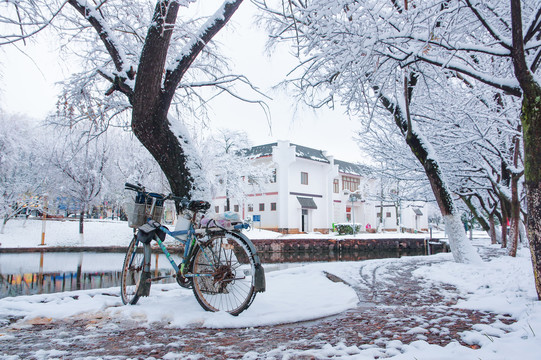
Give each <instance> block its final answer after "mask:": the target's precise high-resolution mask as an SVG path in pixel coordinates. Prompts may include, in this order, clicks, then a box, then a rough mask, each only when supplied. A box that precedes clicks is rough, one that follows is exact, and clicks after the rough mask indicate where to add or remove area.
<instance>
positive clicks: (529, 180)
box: [522, 86, 541, 300]
mask: <svg viewBox="0 0 541 360" xmlns="http://www.w3.org/2000/svg"><path fill="white" fill-rule="evenodd" d="M533 93H534V95H533V96H531V94H530V96H527V95H526V92H525V94H524V99H523V105H522V125H523V128H524V154H525V157H524V167H525V171H524V179H525V181H524V184H525V186H526V202H527V207H528V218H527V221H526V229H527V231H528V240H529V241H530V252H531V254H532V265H533V271H534V277H535V287H536V289H537V296H538V298H539V300H541V88H540V87H539V86H536V89H535V91H534V92H533Z"/></svg>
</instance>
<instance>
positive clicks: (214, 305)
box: [120, 183, 265, 315]
mask: <svg viewBox="0 0 541 360" xmlns="http://www.w3.org/2000/svg"><path fill="white" fill-rule="evenodd" d="M125 188H126V189H127V190H131V191H135V192H136V194H137V195H136V196H135V199H134V203H133V205H134V208H133V210H132V211H130V212H128V225H129V226H130V227H132V228H134V237H133V239H132V240H131V242H130V245H129V246H128V250H127V252H126V256H125V258H124V263H123V266H122V277H121V281H120V288H121V298H122V302H123V303H124V304H125V305H127V304H131V305H135V304H136V303H137V301H138V300H139V298H140V297H141V296H148V295H149V293H150V286H151V283H152V282H153V281H158V280H162V279H165V278H169V277H175V278H176V280H177V283H178V284H179V285H180V286H182V287H184V288H189V289H193V293H194V295H195V298H196V299H197V301H198V303H199V304H200V305H201V307H203V309H205V310H206V311H226V312H228V313H230V314H232V315H238V314H240V313H241V312H242V311H244V310H246V309H247V308H248V307H249V306H250V305H251V303H252V302H253V300H254V298H255V296H256V294H257V293H259V292H264V291H265V272H264V269H263V266H261V262H260V259H259V256H258V255H257V251H256V248H255V246H254V244H253V243H252V242H251V241H250V239H248V238H247V237H246V236H245V235H244V234H242V233H241V230H242V229H246V228H248V225H247V224H245V223H244V222H240V220H239V219H235V217H234V216H233V217H232V218H233V219H229V220H228V219H225V220H224V219H223V218H219V217H217V218H210V217H206V218H205V215H204V214H205V213H206V211H207V210H208V209H209V208H210V203H208V202H206V201H199V200H192V201H189V200H187V199H186V198H183V197H178V196H174V195H172V194H169V195H163V194H158V193H151V192H147V191H146V190H145V188H144V187H143V186H138V185H133V184H130V183H126V184H125ZM166 200H173V201H175V202H176V203H177V204H179V206H180V212H179V215H178V220H177V226H176V228H175V230H174V231H170V230H169V229H168V228H167V227H166V226H163V225H162V224H161V223H160V221H161V218H162V214H163V204H164V202H165V201H166ZM230 218H231V217H230ZM166 235H169V236H171V237H173V238H174V239H175V240H177V241H178V242H180V243H181V244H183V245H184V253H183V256H182V260H181V261H180V262H179V263H178V264H177V263H176V262H175V261H174V259H173V257H172V256H171V254H170V253H169V251H168V250H167V248H166V246H165V245H164V243H163V242H164V240H165V238H166ZM153 240H154V241H155V242H156V243H157V244H158V246H159V248H160V249H161V251H162V252H163V253H164V254H165V256H166V257H167V260H168V261H169V263H170V264H171V267H172V268H173V270H174V274H173V275H170V276H157V277H154V278H153V277H152V276H151V272H150V267H151V266H150V263H151V250H152V249H151V242H152V241H153Z"/></svg>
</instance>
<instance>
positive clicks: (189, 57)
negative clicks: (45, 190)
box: [0, 0, 249, 196]
mask: <svg viewBox="0 0 541 360" xmlns="http://www.w3.org/2000/svg"><path fill="white" fill-rule="evenodd" d="M196 3H198V2H197V1H196V0H181V1H179V0H157V1H155V4H154V6H152V4H151V2H146V1H129V2H128V1H101V2H91V1H86V0H68V1H64V0H54V1H49V0H47V1H42V0H38V1H31V2H19V1H7V2H2V4H1V5H0V12H1V13H2V16H1V17H0V21H1V22H2V23H4V25H5V26H6V28H7V29H8V30H7V31H5V32H4V33H3V34H2V35H0V45H2V44H13V43H15V42H18V41H19V42H20V41H25V39H27V38H28V37H30V36H33V35H35V34H37V33H39V32H42V31H43V29H45V28H46V27H52V28H54V29H55V30H58V32H59V34H60V35H61V36H62V48H63V49H64V50H66V51H67V52H68V55H69V57H75V56H78V57H80V59H82V63H83V69H84V70H83V71H82V72H80V73H78V74H74V75H73V76H72V78H71V79H70V80H69V81H68V82H67V83H66V87H65V94H64V96H63V98H62V101H61V102H60V103H59V112H60V115H65V114H69V112H71V111H72V109H73V108H77V109H82V108H85V107H88V108H91V109H93V111H94V112H95V113H96V114H99V116H98V117H92V119H93V121H99V122H100V128H102V129H103V130H106V129H107V128H108V127H109V126H111V125H118V123H115V122H114V121H115V119H117V120H116V121H119V122H120V125H129V126H131V129H132V130H133V132H134V134H135V135H136V137H137V138H138V139H139V140H140V141H141V143H142V144H143V145H144V146H145V147H146V148H147V149H148V151H149V152H150V153H151V154H152V156H153V157H154V158H155V159H156V161H157V162H158V164H159V166H160V167H161V169H162V171H163V173H164V174H165V176H166V178H167V180H168V182H169V184H170V187H171V190H172V191H173V192H174V193H175V194H177V195H185V196H190V195H191V194H190V192H191V191H192V189H193V187H194V182H195V181H194V180H195V177H197V174H194V173H193V172H195V171H197V169H196V168H190V166H189V164H190V163H193V162H194V161H195V160H191V159H189V156H190V155H191V154H192V153H193V152H194V151H193V150H192V149H191V147H193V144H191V143H190V136H188V135H187V134H186V133H185V132H184V130H185V127H184V126H183V124H182V120H180V119H182V117H186V115H187V114H194V113H195V112H196V111H198V109H201V107H200V105H201V104H205V103H206V101H207V98H205V97H204V95H202V94H201V93H199V92H198V91H197V90H198V89H205V88H214V89H217V91H220V92H223V91H225V92H228V93H230V94H232V95H234V96H237V97H239V96H238V95H236V93H235V90H234V89H233V88H232V85H233V84H235V83H244V84H248V85H249V83H248V81H247V80H246V79H245V78H244V77H243V76H239V75H235V74H228V73H227V69H226V67H225V65H226V63H225V61H224V59H223V58H222V57H221V56H219V55H218V54H217V53H216V52H215V51H214V50H215V49H214V48H213V47H212V46H211V45H212V44H211V40H212V38H213V37H214V36H215V35H216V34H217V33H218V32H219V31H220V30H221V29H222V28H223V27H224V26H225V25H226V23H227V22H228V21H229V19H230V18H231V16H232V15H233V14H234V13H235V11H236V10H237V8H238V7H239V6H240V4H241V3H242V0H224V1H223V2H222V3H221V4H220V5H217V6H216V10H215V11H214V13H213V14H211V15H208V16H201V17H198V16H197V15H193V14H194V13H193V12H191V9H190V5H193V6H196V5H194V4H196ZM207 6H208V5H207ZM103 94H105V96H104V95H103ZM126 113H128V114H127V115H125V116H124V117H120V118H119V117H118V115H119V114H126ZM80 115H81V116H80V117H79V116H68V117H67V118H69V121H70V122H77V121H81V120H82V121H87V118H86V117H85V116H84V114H80ZM58 119H62V117H58ZM68 125H72V124H68Z"/></svg>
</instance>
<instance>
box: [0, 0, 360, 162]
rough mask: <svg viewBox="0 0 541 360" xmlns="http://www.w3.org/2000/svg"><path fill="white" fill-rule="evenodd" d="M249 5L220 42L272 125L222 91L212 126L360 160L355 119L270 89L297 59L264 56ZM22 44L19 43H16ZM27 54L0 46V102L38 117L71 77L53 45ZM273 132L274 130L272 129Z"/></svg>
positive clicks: (259, 141)
mask: <svg viewBox="0 0 541 360" xmlns="http://www.w3.org/2000/svg"><path fill="white" fill-rule="evenodd" d="M252 14H253V5H252V4H251V3H249V2H245V3H243V4H242V5H241V6H240V8H239V10H238V11H237V13H235V15H234V16H233V18H232V19H233V22H232V23H230V24H228V26H227V28H226V31H222V32H221V33H220V34H219V36H218V40H219V41H220V42H221V43H222V44H223V45H224V50H225V52H226V55H227V56H228V57H229V58H231V59H232V67H233V72H234V73H237V74H239V73H242V74H244V75H246V76H248V78H249V79H250V80H251V81H252V83H253V84H255V85H256V86H258V87H259V88H260V90H262V91H263V92H265V93H266V94H268V95H269V96H270V97H271V98H272V100H267V103H268V105H269V106H270V110H271V120H272V124H271V128H269V125H268V121H267V118H266V116H265V113H264V112H263V111H262V110H261V108H260V107H259V106H258V105H254V104H245V103H241V102H240V101H237V100H233V99H232V98H231V97H228V96H226V95H222V96H221V97H219V98H217V99H215V100H213V104H212V110H211V112H210V118H211V128H226V127H227V128H232V129H236V130H243V131H245V132H246V133H247V134H248V137H249V138H250V140H251V141H252V143H253V144H254V145H260V144H264V143H270V142H275V141H276V140H290V141H291V142H292V143H297V144H300V145H304V146H309V147H313V148H316V149H321V150H327V151H328V153H329V155H334V156H335V157H336V158H338V159H341V160H346V161H351V162H359V161H363V158H362V155H361V153H360V152H359V150H358V148H357V145H356V144H355V142H354V141H353V140H352V136H353V135H354V132H355V131H356V130H358V129H359V123H358V122H356V121H352V120H349V119H348V118H347V116H345V115H344V114H343V111H340V110H334V111H332V110H328V109H320V110H317V111H313V110H311V109H307V108H306V107H305V108H301V109H297V110H296V109H295V108H296V106H295V104H294V102H293V101H292V99H291V98H290V97H289V96H288V95H287V94H285V93H284V92H282V91H272V90H271V89H270V88H271V87H272V86H273V85H276V84H277V83H278V82H280V81H281V80H282V79H283V78H284V76H285V75H286V74H287V72H288V71H289V70H291V68H292V67H293V66H294V64H295V62H294V59H293V57H292V56H291V55H289V54H288V49H286V48H281V49H279V51H278V52H277V53H275V54H273V55H272V57H270V58H269V56H268V55H266V54H264V48H265V42H266V34H265V32H264V30H262V29H258V28H257V27H256V26H255V25H254V23H253V16H252ZM19 46H22V44H19ZM22 48H23V49H24V51H25V52H26V55H25V54H23V53H22V52H20V51H18V50H16V49H15V48H13V47H10V48H9V49H6V48H5V47H4V48H3V49H2V50H0V54H2V55H1V57H0V58H1V60H0V61H1V62H0V66H1V68H0V72H1V73H2V76H3V81H2V82H1V85H0V91H1V92H0V103H1V106H2V108H3V109H4V110H5V111H7V112H9V113H22V114H28V115H29V116H32V117H35V118H37V119H41V118H43V117H44V116H45V115H46V114H47V113H48V112H50V111H52V110H54V105H55V102H56V94H57V90H58V89H57V88H56V87H55V85H54V83H55V82H56V81H58V80H60V79H61V78H62V77H66V76H69V75H70V66H69V64H66V63H63V62H62V61H61V59H59V58H58V55H57V52H56V49H55V45H54V44H50V43H49V44H48V43H46V41H44V40H40V42H39V43H38V44H33V45H31V46H26V47H24V46H23V47H22ZM271 131H272V132H271Z"/></svg>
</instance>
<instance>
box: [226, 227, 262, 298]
mask: <svg viewBox="0 0 541 360" xmlns="http://www.w3.org/2000/svg"><path fill="white" fill-rule="evenodd" d="M231 234H232V235H234V236H237V237H239V238H240V239H241V240H242V241H244V243H245V244H246V246H248V249H249V250H250V252H251V253H252V255H253V257H254V262H255V275H254V276H255V281H254V290H255V292H264V291H265V288H266V282H265V269H263V266H262V265H261V260H260V259H259V255H257V249H256V248H255V245H254V243H253V242H252V241H251V240H250V239H248V237H246V235H244V234H243V233H240V232H236V231H234V232H231Z"/></svg>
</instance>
